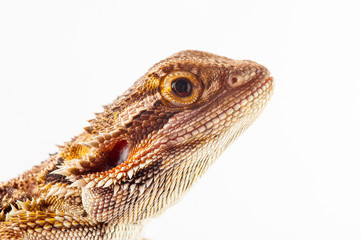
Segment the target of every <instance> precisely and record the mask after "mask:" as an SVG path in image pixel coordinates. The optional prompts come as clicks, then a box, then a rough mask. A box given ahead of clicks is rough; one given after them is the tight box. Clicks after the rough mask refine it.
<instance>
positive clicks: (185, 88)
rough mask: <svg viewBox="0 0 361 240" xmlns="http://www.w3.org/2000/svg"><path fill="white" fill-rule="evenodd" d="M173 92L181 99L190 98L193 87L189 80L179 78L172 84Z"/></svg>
mask: <svg viewBox="0 0 361 240" xmlns="http://www.w3.org/2000/svg"><path fill="white" fill-rule="evenodd" d="M172 91H173V92H174V93H175V94H177V95H178V96H180V97H188V96H189V95H191V94H192V85H191V83H190V81H189V79H188V78H184V77H181V78H177V79H175V80H174V81H173V82H172Z"/></svg>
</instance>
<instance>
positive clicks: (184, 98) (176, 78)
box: [160, 71, 202, 107]
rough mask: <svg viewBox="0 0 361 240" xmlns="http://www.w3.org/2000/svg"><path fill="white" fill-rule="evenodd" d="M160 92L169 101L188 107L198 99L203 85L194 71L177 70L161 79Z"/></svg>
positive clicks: (178, 105)
mask: <svg viewBox="0 0 361 240" xmlns="http://www.w3.org/2000/svg"><path fill="white" fill-rule="evenodd" d="M160 92H161V95H162V96H163V98H164V99H165V100H166V101H167V102H170V103H171V104H173V105H175V106H177V107H186V106H189V105H190V104H192V103H194V102H195V101H197V100H198V98H199V97H200V95H201V93H202V85H201V83H200V81H199V80H198V79H197V78H196V76H195V75H194V74H193V73H190V72H185V71H175V72H171V73H170V74H168V75H167V76H166V77H165V78H164V79H163V80H162V81H161V84H160Z"/></svg>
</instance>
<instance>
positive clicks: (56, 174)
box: [0, 51, 273, 240]
mask: <svg viewBox="0 0 361 240" xmlns="http://www.w3.org/2000/svg"><path fill="white" fill-rule="evenodd" d="M272 92H273V78H272V77H270V74H269V71H268V70H267V69H266V68H265V67H263V66H262V65H259V64H257V63H255V62H252V61H247V60H244V61H236V60H232V59H228V58H225V57H220V56H217V55H214V54H211V53H206V52H200V51H183V52H179V53H177V54H175V55H173V56H171V57H170V58H167V59H165V60H163V61H161V62H159V63H157V64H156V65H154V66H153V67H152V68H151V69H150V70H149V71H148V72H147V73H146V74H145V75H144V76H143V77H141V78H140V79H139V80H138V81H137V82H136V83H135V84H134V85H133V86H132V87H131V88H130V89H129V90H128V91H126V92H125V93H124V94H123V95H121V96H120V97H118V98H117V99H116V100H115V101H114V102H113V103H111V104H110V105H108V106H106V107H105V109H104V112H102V113H98V114H96V118H95V119H93V120H90V126H88V127H86V128H85V131H84V132H83V133H81V134H80V135H78V136H76V137H75V138H73V139H72V141H70V142H67V143H65V144H64V146H60V147H59V152H58V153H56V154H54V155H52V156H51V157H50V158H49V159H48V160H46V161H44V162H43V163H42V164H41V165H39V166H35V167H33V168H32V169H31V170H30V171H28V172H25V173H23V174H22V175H20V176H19V177H17V178H15V179H11V180H9V181H8V182H5V183H2V184H0V198H1V199H2V203H1V205H0V210H1V211H2V212H1V214H0V238H1V239H16V240H20V239H63V240H65V239H67V240H75V239H82V240H87V239H89V240H91V239H94V240H95V239H99V240H100V239H102V240H110V239H122V240H124V239H139V238H140V232H141V228H142V225H143V223H144V222H145V221H146V219H148V218H150V217H152V216H155V215H158V214H159V213H161V212H162V211H163V210H165V209H166V208H167V207H169V206H170V205H172V204H173V203H174V202H175V201H176V200H177V199H179V198H180V197H181V196H182V195H183V194H184V193H185V192H186V191H187V190H188V189H189V188H190V187H191V186H192V184H193V183H194V182H195V181H196V180H197V179H198V178H199V177H200V176H201V175H202V174H203V173H204V172H205V171H206V170H207V169H208V167H209V166H210V165H211V164H212V163H213V162H214V161H215V159H217V158H218V156H219V155H220V154H221V153H222V152H223V150H224V149H225V148H226V147H227V146H228V145H229V144H230V143H231V142H232V141H233V140H234V139H235V138H236V137H238V136H239V135H240V134H241V133H242V132H243V131H244V130H245V129H247V128H248V126H249V125H250V124H251V123H252V122H253V121H254V120H255V119H256V118H257V116H258V115H259V114H260V112H261V111H262V110H263V108H264V107H265V105H266V103H267V102H268V100H269V98H270V97H271V95H272Z"/></svg>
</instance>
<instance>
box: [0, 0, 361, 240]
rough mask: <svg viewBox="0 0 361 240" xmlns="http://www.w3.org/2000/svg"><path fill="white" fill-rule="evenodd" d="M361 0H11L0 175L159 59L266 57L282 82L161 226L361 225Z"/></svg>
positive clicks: (279, 230) (73, 130) (253, 230)
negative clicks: (187, 54)
mask: <svg viewBox="0 0 361 240" xmlns="http://www.w3.org/2000/svg"><path fill="white" fill-rule="evenodd" d="M358 2H359V1H305V0H303V1H287V0H285V1H280V0H279V1H262V0H255V1H224V0H223V1H188V0H187V1H155V0H152V1H98V2H94V1H73V0H72V1H65V0H63V1H48V0H46V1H1V2H0V81H1V82H0V132H1V134H0V136H1V137H0V152H1V158H0V161H1V162H0V166H1V167H0V180H6V179H9V178H11V177H15V176H17V175H18V174H19V173H21V172H23V171H24V170H27V169H29V168H31V167H32V166H33V165H34V164H37V163H40V162H41V161H42V160H45V159H47V157H48V155H47V154H48V153H54V152H55V151H57V148H56V147H55V144H62V143H63V142H64V141H68V140H69V139H70V138H71V137H72V136H74V135H76V134H78V133H80V132H81V131H82V127H84V126H87V122H86V120H88V119H91V118H93V115H92V113H93V112H99V111H101V109H102V108H101V105H103V104H108V103H110V102H111V101H112V100H113V99H115V97H116V96H118V95H120V94H121V93H122V92H123V91H124V90H125V89H127V88H128V87H129V86H130V85H131V84H132V83H133V82H134V81H135V80H136V79H138V78H139V77H140V76H141V75H143V74H144V73H145V72H146V71H147V69H148V68H149V67H151V66H152V65H153V64H154V63H155V62H157V61H158V60H161V59H163V58H165V57H167V56H169V55H171V54H173V53H175V52H177V51H179V50H185V49H198V50H205V51H209V52H213V53H217V54H220V55H224V56H228V57H231V58H235V59H251V60H254V61H257V62H259V63H262V64H264V65H265V66H267V67H268V68H269V69H270V71H271V73H272V75H273V76H274V77H275V80H276V90H275V95H274V97H273V98H272V100H271V102H270V104H269V105H268V107H267V108H266V110H265V111H264V113H263V114H262V115H261V117H260V118H259V119H258V120H257V121H256V123H255V124H254V125H253V126H252V127H251V128H250V129H249V130H248V131H247V132H246V133H245V134H244V135H243V136H241V137H240V138H239V139H238V140H237V141H236V142H235V143H234V144H233V145H232V146H231V147H230V148H229V149H227V151H226V152H225V153H224V154H223V155H222V157H221V158H220V159H219V160H218V161H217V162H216V164H215V165H214V166H212V168H211V169H210V170H209V172H207V174H206V175H205V176H204V177H203V178H202V179H201V181H200V182H199V183H198V184H196V186H195V187H193V188H192V189H191V191H190V192H189V193H188V194H187V195H186V196H185V197H184V198H183V199H182V201H180V202H179V203H178V204H177V205H175V206H174V207H172V208H170V209H169V210H168V211H167V212H165V214H163V215H162V216H161V217H159V218H156V219H153V220H152V221H150V223H149V224H148V225H147V227H146V229H145V236H146V237H147V238H149V239H154V240H161V239H247V240H248V239H249V240H251V239H255V240H256V239H257V240H260V239H262V240H263V239H277V240H280V239H284V240H290V239H292V240H293V239H308V240H309V239H317V240H318V239H348V240H350V239H360V238H361V126H360V125H361V106H360V105H361V70H360V63H361V61H360V55H361V47H360V45H361V37H360V32H361V27H360V23H361V17H360V6H359V5H358Z"/></svg>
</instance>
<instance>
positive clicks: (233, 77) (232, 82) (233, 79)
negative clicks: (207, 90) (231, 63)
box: [227, 74, 245, 88]
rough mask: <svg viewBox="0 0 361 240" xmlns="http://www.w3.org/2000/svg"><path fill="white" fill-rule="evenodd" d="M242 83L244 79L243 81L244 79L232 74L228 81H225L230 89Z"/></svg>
mask: <svg viewBox="0 0 361 240" xmlns="http://www.w3.org/2000/svg"><path fill="white" fill-rule="evenodd" d="M244 82H245V79H244V77H243V76H241V75H234V74H232V75H231V76H229V77H228V79H227V83H228V85H229V86H230V87H232V88H234V87H238V86H241V85H242V84H243V83H244Z"/></svg>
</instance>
